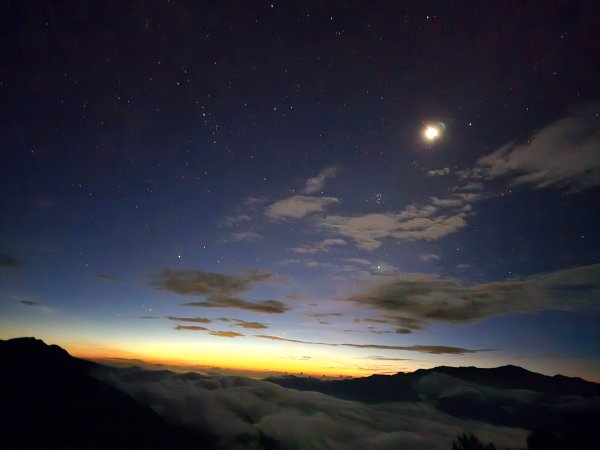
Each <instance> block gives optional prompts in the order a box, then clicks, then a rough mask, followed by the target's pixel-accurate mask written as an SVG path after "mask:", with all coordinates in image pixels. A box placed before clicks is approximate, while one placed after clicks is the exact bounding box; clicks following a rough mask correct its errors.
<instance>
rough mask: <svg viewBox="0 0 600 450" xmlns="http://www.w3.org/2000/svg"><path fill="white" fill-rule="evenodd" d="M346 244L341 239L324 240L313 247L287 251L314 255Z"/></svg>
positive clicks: (294, 248)
mask: <svg viewBox="0 0 600 450" xmlns="http://www.w3.org/2000/svg"><path fill="white" fill-rule="evenodd" d="M345 245H348V243H347V242H346V241H345V240H343V239H325V240H323V241H321V242H317V243H316V244H313V245H305V246H303V247H292V248H290V249H289V250H290V251H292V252H294V253H300V254H314V253H319V252H328V251H329V250H330V249H331V248H332V247H336V246H345Z"/></svg>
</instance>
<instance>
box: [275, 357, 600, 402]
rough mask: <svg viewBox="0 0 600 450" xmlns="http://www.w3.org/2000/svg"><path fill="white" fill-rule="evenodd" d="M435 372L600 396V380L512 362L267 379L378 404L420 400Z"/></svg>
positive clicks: (485, 382) (485, 383)
mask: <svg viewBox="0 0 600 450" xmlns="http://www.w3.org/2000/svg"><path fill="white" fill-rule="evenodd" d="M436 373H439V374H445V375H448V376H451V377H453V378H457V379H460V380H463V381H465V382H469V383H476V384H479V385H481V386H489V387H493V388H497V389H526V390H531V391H535V392H540V393H544V394H551V395H580V396H585V397H587V396H599V395H600V383H594V382H591V381H586V380H583V379H582V378H576V377H566V376H564V375H554V376H547V375H542V374H539V373H535V372H530V371H529V370H526V369H523V368H522V367H518V366H513V365H506V366H500V367H495V368H479V367H449V366H439V367H434V368H432V369H419V370H416V371H415V372H407V373H405V372H399V373H397V374H394V375H371V376H368V377H364V378H349V379H343V380H321V379H319V378H312V377H297V376H294V375H287V376H284V377H269V378H266V379H265V381H269V382H271V383H275V384H278V385H280V386H283V387H287V388H292V389H298V390H303V391H305V390H311V391H316V392H321V393H325V394H328V395H332V396H334V397H340V398H344V399H346V400H357V401H363V402H368V403H378V402H390V401H402V400H418V399H419V398H421V394H420V393H419V392H418V391H417V390H415V389H414V386H413V385H414V383H416V382H418V381H419V380H421V379H422V378H424V377H426V376H429V375H432V374H436Z"/></svg>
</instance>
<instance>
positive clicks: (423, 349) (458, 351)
mask: <svg viewBox="0 0 600 450" xmlns="http://www.w3.org/2000/svg"><path fill="white" fill-rule="evenodd" d="M254 336H255V337H257V338H260V339H268V340H271V341H280V342H291V343H296V344H308V345H326V346H330V347H352V348H372V349H378V350H402V351H407V352H420V353H430V354H435V355H442V354H451V355H463V354H467V353H477V352H483V351H489V350H485V349H482V350H471V349H466V348H460V347H448V346H445V345H408V346H402V345H379V344H348V343H332V342H313V341H302V340H298V339H288V338H282V337H279V336H270V335H265V334H255V335H254Z"/></svg>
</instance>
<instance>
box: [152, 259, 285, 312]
mask: <svg viewBox="0 0 600 450" xmlns="http://www.w3.org/2000/svg"><path fill="white" fill-rule="evenodd" d="M275 280H279V278H278V276H277V274H275V273H273V272H267V271H264V270H260V269H250V270H246V271H245V272H243V273H242V274H240V275H227V274H223V273H216V272H203V271H201V270H175V269H163V270H162V272H161V273H160V274H159V275H157V276H156V277H155V279H154V281H153V282H152V286H153V287H154V288H155V289H158V290H161V291H169V292H174V293H176V294H180V295H196V296H203V297H206V298H205V300H203V301H200V302H189V303H184V304H183V305H184V306H196V307H201V308H234V309H243V310H247V311H254V312H260V313H266V314H280V313H283V312H285V311H287V310H289V309H290V307H289V306H287V305H286V304H285V303H283V302H280V301H278V300H258V301H248V300H245V299H243V298H239V297H238V294H241V293H243V292H246V291H249V290H250V289H251V288H252V287H253V286H254V285H255V284H256V283H263V282H272V281H275Z"/></svg>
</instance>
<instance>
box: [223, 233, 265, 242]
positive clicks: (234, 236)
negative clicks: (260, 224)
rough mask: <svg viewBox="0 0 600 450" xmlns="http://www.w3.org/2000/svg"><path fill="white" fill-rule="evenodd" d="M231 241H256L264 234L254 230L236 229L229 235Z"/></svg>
mask: <svg viewBox="0 0 600 450" xmlns="http://www.w3.org/2000/svg"><path fill="white" fill-rule="evenodd" d="M229 237H230V240H231V242H241V241H256V240H258V239H262V238H263V237H264V236H263V235H262V234H260V233H257V232H255V231H236V232H234V233H231V234H230V235H229Z"/></svg>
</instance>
